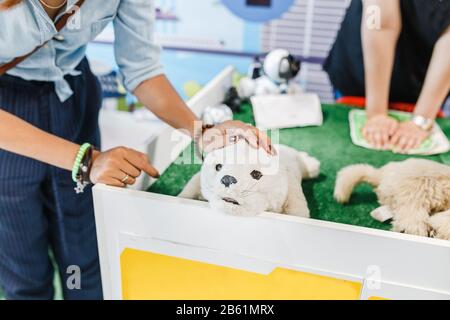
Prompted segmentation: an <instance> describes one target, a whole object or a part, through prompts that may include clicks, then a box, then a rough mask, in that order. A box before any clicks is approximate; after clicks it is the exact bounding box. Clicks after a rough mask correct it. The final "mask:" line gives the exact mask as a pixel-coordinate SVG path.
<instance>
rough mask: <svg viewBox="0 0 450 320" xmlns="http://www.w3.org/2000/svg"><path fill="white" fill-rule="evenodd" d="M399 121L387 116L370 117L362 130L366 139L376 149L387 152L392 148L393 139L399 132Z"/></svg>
mask: <svg viewBox="0 0 450 320" xmlns="http://www.w3.org/2000/svg"><path fill="white" fill-rule="evenodd" d="M398 126H399V123H398V121H396V120H395V119H393V118H391V117H389V116H388V115H387V114H379V115H375V116H370V117H368V119H367V122H366V125H365V126H364V128H363V130H362V134H363V136H364V138H365V139H366V140H367V141H368V142H369V143H370V144H371V145H372V146H374V147H375V148H377V149H380V150H387V149H388V148H389V147H390V143H391V137H392V136H393V135H394V134H395V132H396V131H397V128H398Z"/></svg>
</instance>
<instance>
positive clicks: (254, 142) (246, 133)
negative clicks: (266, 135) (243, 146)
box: [232, 127, 259, 149]
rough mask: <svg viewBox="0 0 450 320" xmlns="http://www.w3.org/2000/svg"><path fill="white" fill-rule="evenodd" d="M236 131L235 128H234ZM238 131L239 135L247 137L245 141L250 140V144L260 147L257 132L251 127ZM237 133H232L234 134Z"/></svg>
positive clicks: (256, 147)
mask: <svg viewBox="0 0 450 320" xmlns="http://www.w3.org/2000/svg"><path fill="white" fill-rule="evenodd" d="M233 132H234V130H233ZM236 133H238V136H239V137H242V138H244V139H245V141H247V142H248V144H249V145H250V146H252V147H253V148H255V149H258V147H259V145H258V136H257V135H256V134H255V132H254V131H253V130H252V129H251V128H250V127H247V128H245V129H239V130H236ZM234 134H235V133H232V135H234Z"/></svg>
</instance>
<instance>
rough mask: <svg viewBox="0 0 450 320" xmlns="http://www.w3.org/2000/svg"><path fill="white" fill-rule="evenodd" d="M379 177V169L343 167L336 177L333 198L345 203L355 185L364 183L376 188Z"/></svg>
mask: <svg viewBox="0 0 450 320" xmlns="http://www.w3.org/2000/svg"><path fill="white" fill-rule="evenodd" d="M380 176H381V172H380V170H379V169H377V168H374V167H372V166H369V165H366V164H355V165H351V166H348V167H345V168H343V169H342V170H341V171H339V173H338V175H337V178H336V185H335V187H334V198H335V199H336V201H337V202H339V203H346V202H348V201H349V200H350V196H351V195H352V192H353V189H354V188H355V187H356V186H357V185H359V184H360V183H363V182H366V183H369V184H371V185H373V186H375V187H376V186H378V184H379V183H380Z"/></svg>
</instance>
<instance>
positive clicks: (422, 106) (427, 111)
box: [414, 27, 450, 119]
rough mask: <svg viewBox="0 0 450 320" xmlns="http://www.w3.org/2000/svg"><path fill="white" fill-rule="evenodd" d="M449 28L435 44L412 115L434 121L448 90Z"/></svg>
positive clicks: (449, 62)
mask: <svg viewBox="0 0 450 320" xmlns="http://www.w3.org/2000/svg"><path fill="white" fill-rule="evenodd" d="M449 52H450V27H449V28H447V30H446V31H445V32H444V33H443V34H442V36H441V37H440V38H439V40H438V41H437V42H436V44H435V46H434V50H433V56H432V58H431V61H430V65H429V67H428V71H427V75H426V77H425V83H424V85H423V88H422V91H421V93H420V96H419V100H418V101H417V105H416V109H415V110H414V113H415V114H417V115H420V116H423V117H425V118H429V119H434V118H435V117H436V115H437V113H438V112H439V109H440V108H441V106H442V103H443V102H444V100H445V98H446V97H447V95H448V93H449V90H450V59H449V58H448V55H449Z"/></svg>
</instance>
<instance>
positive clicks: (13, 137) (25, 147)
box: [0, 110, 80, 170]
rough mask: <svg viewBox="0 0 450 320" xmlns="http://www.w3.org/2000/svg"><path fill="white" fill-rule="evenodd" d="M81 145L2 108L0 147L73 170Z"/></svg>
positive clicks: (0, 113)
mask: <svg viewBox="0 0 450 320" xmlns="http://www.w3.org/2000/svg"><path fill="white" fill-rule="evenodd" d="M79 147H80V146H79V145H77V144H75V143H72V142H69V141H66V140H64V139H62V138H59V137H56V136H54V135H51V134H49V133H47V132H45V131H42V130H40V129H38V128H36V127H34V126H33V125H31V124H29V123H28V122H25V121H23V120H22V119H20V118H18V117H16V116H14V115H12V114H10V113H8V112H6V111H3V110H0V149H3V150H7V151H10V152H13V153H16V154H19V155H22V156H25V157H29V158H32V159H35V160H39V161H42V162H45V163H48V164H50V165H54V166H57V167H59V168H62V169H66V170H72V166H73V162H74V160H75V157H76V154H77V152H78V149H79Z"/></svg>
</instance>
